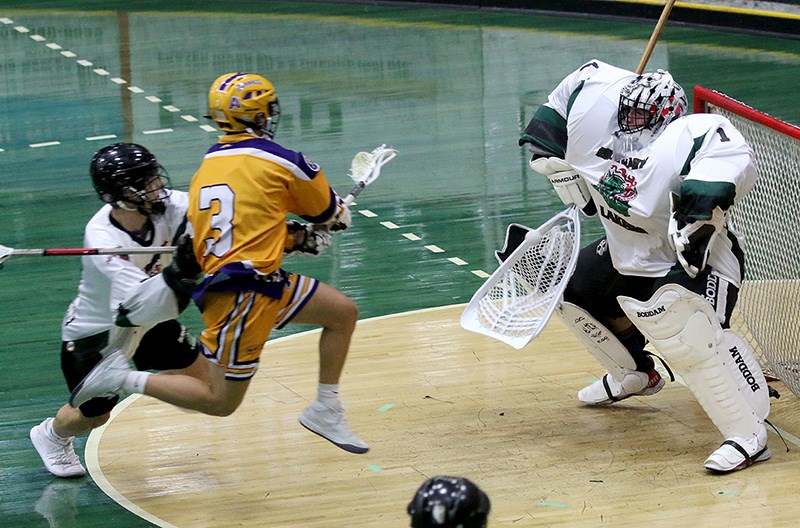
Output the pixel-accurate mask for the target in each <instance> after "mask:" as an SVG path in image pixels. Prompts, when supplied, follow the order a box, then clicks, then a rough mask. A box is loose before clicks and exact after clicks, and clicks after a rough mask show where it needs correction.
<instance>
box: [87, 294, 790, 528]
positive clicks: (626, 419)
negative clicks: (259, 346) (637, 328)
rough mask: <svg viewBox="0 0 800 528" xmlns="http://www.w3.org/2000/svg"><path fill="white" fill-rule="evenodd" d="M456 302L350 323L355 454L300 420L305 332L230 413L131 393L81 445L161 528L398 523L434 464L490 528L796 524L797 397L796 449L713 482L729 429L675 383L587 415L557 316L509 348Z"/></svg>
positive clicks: (781, 424)
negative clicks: (711, 457) (466, 325)
mask: <svg viewBox="0 0 800 528" xmlns="http://www.w3.org/2000/svg"><path fill="white" fill-rule="evenodd" d="M462 309H463V305H458V306H452V307H445V308H441V309H433V310H423V311H417V312H411V313H407V314H401V315H396V316H388V317H382V318H375V319H369V320H365V321H362V322H360V323H359V327H358V329H357V332H356V336H355V338H354V342H353V347H352V350H351V355H350V358H349V360H348V364H347V368H346V373H345V376H344V379H343V385H342V389H343V397H344V401H345V403H346V406H347V417H348V421H349V422H350V424H351V425H352V427H353V428H354V429H355V430H356V431H358V432H359V434H360V435H361V436H362V437H363V438H364V439H365V440H366V441H368V442H369V443H370V444H371V446H372V449H371V450H370V452H369V453H367V454H365V455H352V454H349V453H346V452H344V451H341V450H339V449H337V448H335V447H334V446H332V445H331V444H329V443H327V442H326V441H324V440H322V439H320V438H319V437H317V436H315V435H313V434H311V433H309V432H308V431H306V430H305V429H303V428H302V427H301V426H300V425H299V424H298V423H297V415H298V414H299V413H300V412H301V411H302V409H303V408H304V406H305V405H306V404H307V403H308V401H309V399H310V398H312V397H313V396H314V393H315V381H314V380H315V376H316V357H315V350H316V348H315V346H316V339H317V337H318V333H317V332H308V333H303V334H297V335H294V336H289V337H286V338H283V339H280V340H277V341H275V342H272V343H271V344H270V345H269V347H268V350H267V351H266V354H265V356H264V357H263V359H264V361H263V365H262V369H261V370H260V371H259V373H258V374H257V375H256V377H255V379H254V381H253V383H252V385H251V388H250V391H249V393H248V395H247V399H246V402H245V404H244V405H243V406H242V408H240V409H239V410H238V411H237V412H236V413H234V415H233V416H231V417H229V418H225V419H216V418H211V417H206V416H202V415H198V414H189V413H185V412H183V411H180V410H177V409H175V408H173V407H170V406H168V405H165V404H162V403H159V402H156V401H155V400H152V399H150V398H147V397H140V398H138V399H135V398H132V399H129V400H128V401H126V403H130V404H129V405H126V406H121V407H120V408H119V409H121V410H119V411H118V414H116V416H115V418H114V419H113V420H112V421H111V422H110V424H109V425H108V426H107V427H106V428H105V429H104V430H98V431H96V432H95V433H93V436H92V437H91V438H90V441H89V443H88V444H87V460H88V462H89V466H90V470H91V474H92V477H93V478H94V480H95V481H96V482H97V483H98V484H99V485H100V486H101V487H102V488H103V489H104V491H105V492H106V493H108V494H109V495H110V496H111V497H112V498H114V499H115V500H117V501H118V502H121V503H122V504H123V505H125V506H126V507H128V508H129V509H132V510H133V511H135V512H138V513H139V514H141V515H143V516H145V517H146V518H148V519H149V520H150V521H151V522H153V523H155V524H158V525H160V526H177V527H185V526H200V527H222V526H226V527H227V526H232V525H231V519H236V524H235V525H236V526H251V527H256V526H258V527H262V526H270V527H274V528H289V527H298V526H302V527H309V528H312V527H320V528H321V527H341V526H352V527H360V528H370V527H374V528H379V527H380V528H384V527H389V526H407V524H406V523H407V522H408V518H407V515H406V514H405V507H406V504H407V502H408V500H409V499H410V498H411V496H412V495H413V492H414V490H415V489H416V487H417V486H418V485H419V484H420V483H421V482H422V481H423V480H425V479H426V478H428V477H430V476H433V475H436V474H457V475H463V476H468V477H469V478H471V479H473V480H474V481H475V482H477V483H478V484H479V485H480V486H481V487H482V488H483V489H484V490H486V491H487V493H488V494H489V495H490V497H491V500H492V505H493V509H492V513H491V517H490V526H492V527H500V526H508V527H512V526H514V527H518V526H564V527H584V526H592V527H593V526H613V527H628V526H630V527H641V526H648V527H675V526H690V525H694V526H699V527H703V528H714V527H729V526H747V525H750V524H752V525H757V526H759V527H771V526H794V525H795V524H796V522H795V521H796V519H797V518H798V517H800V504H798V501H797V496H798V493H799V492H800V482H798V479H797V474H798V471H800V445H797V442H800V440H798V438H797V437H798V436H800V415H798V409H797V407H798V406H797V405H791V404H792V403H796V402H794V401H792V400H793V397H792V396H791V395H788V396H787V397H786V398H784V399H782V400H777V401H776V400H773V401H774V405H773V412H772V416H771V418H772V421H773V422H774V424H775V425H776V427H778V428H779V429H780V430H781V431H782V432H783V436H784V438H786V441H787V443H788V445H789V451H788V452H787V449H786V447H785V445H784V444H783V442H782V441H781V440H780V439H779V438H778V436H777V435H776V434H775V432H774V431H770V446H771V448H772V450H773V453H774V454H773V458H772V459H771V460H770V461H768V462H765V463H762V464H759V465H757V466H755V467H753V468H750V469H748V470H746V471H742V472H738V473H735V474H731V475H727V476H716V475H712V474H709V473H708V472H706V470H705V469H704V468H703V466H702V463H703V460H704V459H705V457H706V456H707V455H708V454H709V453H710V452H711V451H712V450H713V449H715V448H716V447H717V445H718V444H719V442H720V441H721V440H722V439H721V437H720V436H719V433H718V432H717V431H716V429H715V428H714V427H713V425H712V424H711V423H710V422H709V420H708V419H707V417H706V416H705V414H704V413H703V412H702V410H701V409H700V407H699V405H698V404H697V403H696V401H695V400H694V398H693V396H692V395H691V393H690V392H689V390H688V389H687V388H686V387H684V386H683V385H681V384H679V383H671V384H668V385H667V386H666V387H665V388H664V389H663V390H662V391H661V392H660V393H658V394H657V395H654V396H650V397H646V398H632V399H630V400H628V401H626V402H624V403H620V404H616V405H613V406H609V407H605V408H587V407H583V406H581V405H579V404H578V402H577V399H576V393H577V391H578V390H579V389H580V388H581V387H583V386H584V385H585V384H587V383H589V382H591V381H593V380H594V379H596V376H598V375H599V374H600V373H601V372H602V371H601V370H600V368H599V367H598V365H596V364H595V363H594V361H593V360H592V359H591V358H590V356H589V355H588V353H586V352H585V351H584V349H583V347H582V346H580V345H579V344H578V343H577V341H575V340H574V339H573V338H572V336H571V335H570V334H569V332H568V331H567V330H566V329H565V328H564V327H563V326H562V325H561V324H560V323H559V321H556V320H554V321H552V322H551V323H550V325H549V327H548V328H547V330H546V331H545V333H544V334H543V335H542V336H541V337H540V338H539V339H537V340H536V341H534V342H533V343H531V344H530V345H529V346H528V347H527V348H526V349H524V350H520V351H518V350H514V349H512V348H510V347H508V346H506V345H503V344H501V343H498V342H496V341H493V340H491V339H489V338H485V337H483V336H479V335H476V334H472V333H469V332H466V331H465V330H462V329H461V328H460V326H459V325H458V315H459V314H460V311H461V310H462ZM778 388H780V387H778ZM98 464H99V465H98Z"/></svg>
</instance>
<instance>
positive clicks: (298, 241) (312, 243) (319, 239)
mask: <svg viewBox="0 0 800 528" xmlns="http://www.w3.org/2000/svg"><path fill="white" fill-rule="evenodd" d="M286 229H287V230H288V231H289V236H290V237H294V245H293V246H291V247H289V248H286V249H285V251H284V252H285V253H286V254H287V255H288V254H290V253H295V252H299V253H302V254H304V255H311V256H314V257H316V256H317V255H319V254H320V253H322V251H324V250H325V249H327V248H329V247H330V246H331V244H332V243H333V239H332V238H331V234H330V233H329V232H328V228H327V227H326V226H317V225H314V224H306V223H303V222H298V221H297V220H289V221H288V222H286Z"/></svg>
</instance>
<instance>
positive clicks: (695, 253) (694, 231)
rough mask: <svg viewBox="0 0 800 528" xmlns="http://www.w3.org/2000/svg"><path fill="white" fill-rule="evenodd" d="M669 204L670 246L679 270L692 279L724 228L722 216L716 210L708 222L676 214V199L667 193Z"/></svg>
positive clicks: (677, 204) (678, 204) (699, 270)
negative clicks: (676, 259) (670, 206)
mask: <svg viewBox="0 0 800 528" xmlns="http://www.w3.org/2000/svg"><path fill="white" fill-rule="evenodd" d="M670 202H671V203H672V210H673V213H672V216H671V217H670V220H669V240H670V244H671V245H672V247H673V248H674V249H675V253H676V254H677V256H678V262H679V263H680V264H681V266H683V269H684V270H686V273H687V274H688V275H689V276H690V277H692V278H695V277H697V274H698V273H700V272H701V271H703V270H704V269H705V267H706V264H708V255H709V254H710V253H711V248H712V247H713V245H714V240H715V239H716V238H717V235H718V234H719V233H720V231H722V228H723V227H724V225H725V213H723V212H722V209H720V208H719V207H716V208H715V209H714V211H713V213H712V216H711V218H710V219H709V220H695V219H694V218H692V217H688V216H686V215H683V214H681V213H679V212H678V210H679V207H680V198H679V197H678V195H677V194H675V193H672V194H670Z"/></svg>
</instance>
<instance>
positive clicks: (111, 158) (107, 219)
mask: <svg viewBox="0 0 800 528" xmlns="http://www.w3.org/2000/svg"><path fill="white" fill-rule="evenodd" d="M90 173H91V177H92V181H93V183H94V187H95V190H96V191H97V193H98V194H99V196H100V199H101V200H102V201H103V202H105V203H106V205H104V206H103V207H102V208H101V209H100V210H99V211H98V212H97V213H96V214H95V215H94V216H93V217H92V218H91V220H89V222H88V223H87V224H86V229H85V233H84V244H85V247H101V248H114V247H131V246H133V247H136V246H143V247H144V246H147V247H155V246H170V245H174V244H175V242H176V239H177V238H178V235H180V234H181V232H182V231H183V229H184V226H185V222H186V220H185V218H186V208H187V203H188V199H187V195H186V193H184V192H179V191H172V190H170V189H169V188H168V187H167V185H166V183H167V182H166V176H165V175H164V173H163V169H162V167H161V165H159V163H158V162H157V161H156V158H155V157H154V156H153V155H152V154H151V153H150V152H149V151H148V150H147V149H146V148H144V147H142V146H141V145H137V144H133V143H117V144H114V145H110V146H107V147H104V148H102V149H100V150H99V151H98V152H97V153H96V154H95V155H94V157H93V158H92V161H91V165H90ZM82 258H83V260H82V264H83V265H82V272H81V281H80V284H79V286H78V295H77V296H76V297H75V299H74V300H73V301H72V303H71V304H70V306H69V308H68V310H67V313H66V315H65V316H64V321H63V324H62V327H61V339H62V346H61V369H62V371H63V373H64V378H65V379H66V381H67V385H68V387H69V389H70V390H72V389H74V388H75V387H76V386H77V385H78V384H79V383H80V381H81V380H82V379H83V377H84V376H85V375H86V374H87V373H88V372H89V371H91V370H92V368H93V367H94V366H95V365H96V364H97V363H99V362H100V360H101V359H102V357H103V355H105V354H107V353H109V352H111V351H113V350H116V349H120V348H121V349H125V350H126V353H127V354H128V355H129V356H131V357H132V359H133V362H134V363H135V364H136V367H137V368H138V369H140V370H172V369H180V370H181V371H182V372H184V373H186V374H189V375H192V376H194V377H198V378H201V379H205V377H206V375H207V374H206V370H207V367H206V362H205V360H203V359H202V358H201V357H200V356H199V354H198V349H197V347H196V345H195V344H194V342H193V341H192V340H191V339H189V336H188V335H187V333H186V328H185V327H184V326H183V325H181V324H180V323H179V322H178V321H177V320H175V317H177V315H178V313H179V311H180V310H182V309H183V308H184V307H185V306H186V304H188V301H189V295H188V294H189V292H188V291H183V292H178V291H176V288H177V289H178V290H180V289H181V288H180V284H179V282H180V277H178V276H176V273H175V272H176V267H177V266H176V265H173V264H170V262H171V260H172V259H171V257H170V255H169V254H161V255H138V254H137V255H107V256H84V257H82ZM162 272H163V273H162ZM176 293H180V294H179V295H176ZM133 298H135V299H137V301H136V302H137V303H138V304H142V303H143V304H146V305H147V311H148V312H151V313H150V314H148V316H147V318H148V320H150V321H153V320H155V321H164V322H161V323H158V324H144V325H143V326H140V327H139V328H136V329H135V330H134V329H132V327H133V326H139V325H140V324H141V321H136V320H131V321H127V320H125V319H124V318H122V319H120V318H118V314H117V307H118V306H119V305H120V304H121V303H123V302H124V301H126V300H128V301H129V300H130V299H133ZM179 305H180V306H179ZM131 317H133V315H132V314H131ZM115 321H116V323H117V324H115ZM117 325H123V326H117ZM124 326H127V327H128V328H123V327H124ZM110 343H112V344H113V345H112V346H108V345H109V344H110ZM118 401H119V396H110V397H99V398H93V399H91V400H89V401H87V402H86V403H84V404H82V405H81V406H80V407H79V408H74V407H71V406H70V405H64V406H62V407H61V409H59V411H58V412H57V413H56V416H55V418H47V419H46V420H44V421H43V422H42V423H41V424H39V425H37V426H36V427H34V428H33V429H31V432H30V437H31V441H32V442H33V445H34V447H36V450H37V451H38V453H39V455H40V456H41V457H42V461H43V462H44V465H45V467H46V468H47V469H48V471H50V472H51V473H53V474H54V475H56V476H58V477H66V478H69V477H80V476H83V475H84V474H85V472H86V470H85V469H84V467H83V466H82V465H81V463H80V459H79V458H78V455H77V454H76V453H75V450H74V448H73V440H74V438H75V436H77V435H80V434H83V433H85V432H87V431H89V430H90V429H92V428H95V427H98V426H100V425H102V424H104V423H105V422H106V421H108V419H109V416H110V412H111V409H112V408H113V407H114V406H115V405H116V404H117V402H118Z"/></svg>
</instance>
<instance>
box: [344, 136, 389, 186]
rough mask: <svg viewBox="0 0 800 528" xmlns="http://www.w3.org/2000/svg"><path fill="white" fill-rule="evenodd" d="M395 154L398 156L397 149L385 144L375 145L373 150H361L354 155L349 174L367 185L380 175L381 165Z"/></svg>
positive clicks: (356, 180) (354, 179)
mask: <svg viewBox="0 0 800 528" xmlns="http://www.w3.org/2000/svg"><path fill="white" fill-rule="evenodd" d="M395 156H397V151H396V150H395V149H393V148H391V147H388V146H386V145H385V144H384V145H381V146H379V147H375V148H374V149H373V150H372V152H359V153H358V154H356V155H355V156H353V161H352V162H350V172H349V173H348V176H350V179H352V180H353V181H354V182H356V183H359V184H363V185H364V186H367V185H369V184H370V183H372V182H373V181H375V179H377V177H378V176H379V175H380V173H381V167H383V166H384V165H386V164H387V163H388V162H389V161H390V160H392V159H393V158H394V157H395Z"/></svg>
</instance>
